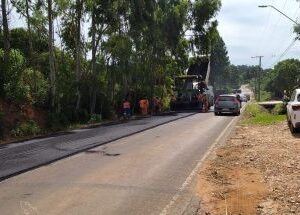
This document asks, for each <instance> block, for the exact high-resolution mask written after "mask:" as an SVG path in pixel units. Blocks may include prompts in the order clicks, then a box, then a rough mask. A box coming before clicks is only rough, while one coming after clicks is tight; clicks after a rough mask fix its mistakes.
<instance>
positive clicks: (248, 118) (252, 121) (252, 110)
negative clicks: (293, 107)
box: [241, 103, 286, 125]
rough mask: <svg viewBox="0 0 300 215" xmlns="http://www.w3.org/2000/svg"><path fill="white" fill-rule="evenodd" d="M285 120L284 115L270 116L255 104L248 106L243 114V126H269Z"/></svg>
mask: <svg viewBox="0 0 300 215" xmlns="http://www.w3.org/2000/svg"><path fill="white" fill-rule="evenodd" d="M285 120H286V116H285V115H279V114H272V113H270V112H269V111H268V110H266V109H265V108H263V107H261V106H260V105H258V104H256V103H252V104H249V105H248V106H247V107H246V109H245V112H244V119H243V120H242V122H241V123H242V124H244V125H271V124H274V123H278V122H283V121H285Z"/></svg>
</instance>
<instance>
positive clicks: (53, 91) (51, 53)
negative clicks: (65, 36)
mask: <svg viewBox="0 0 300 215" xmlns="http://www.w3.org/2000/svg"><path fill="white" fill-rule="evenodd" d="M48 25H49V26H48V27H49V35H48V46H49V67H50V74H49V76H50V94H51V98H50V99H51V101H50V105H51V108H52V110H54V109H55V97H56V80H55V79H56V77H55V76H56V72H55V56H54V44H53V14H52V0H48Z"/></svg>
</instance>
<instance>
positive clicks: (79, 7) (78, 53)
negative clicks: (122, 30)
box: [75, 0, 83, 110]
mask: <svg viewBox="0 0 300 215" xmlns="http://www.w3.org/2000/svg"><path fill="white" fill-rule="evenodd" d="M75 7H76V10H75V11H76V36H75V37H76V39H75V52H76V93H77V101H76V110H79V109H80V101H81V92H80V79H81V73H82V71H81V58H82V51H81V50H82V49H81V19H82V10H83V0H76V6H75Z"/></svg>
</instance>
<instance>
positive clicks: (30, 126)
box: [11, 120, 41, 137]
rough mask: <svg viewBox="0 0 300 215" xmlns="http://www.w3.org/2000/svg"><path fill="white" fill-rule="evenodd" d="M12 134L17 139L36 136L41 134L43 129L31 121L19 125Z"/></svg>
mask: <svg viewBox="0 0 300 215" xmlns="http://www.w3.org/2000/svg"><path fill="white" fill-rule="evenodd" d="M11 133H12V135H13V136H15V137H24V136H34V135H37V134H39V133H41V129H40V128H39V126H38V125H37V124H36V122H35V121H33V120H29V121H27V122H23V123H21V124H19V125H18V126H17V127H16V128H15V129H13V130H12V131H11Z"/></svg>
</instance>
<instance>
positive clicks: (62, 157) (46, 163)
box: [0, 112, 199, 183]
mask: <svg viewBox="0 0 300 215" xmlns="http://www.w3.org/2000/svg"><path fill="white" fill-rule="evenodd" d="M198 113H199V112H192V113H190V114H187V115H184V116H180V117H177V118H175V119H170V120H167V121H165V122H161V123H158V124H155V125H152V126H149V127H147V128H144V129H141V130H137V131H134V132H129V133H128V134H126V135H122V136H120V137H117V138H113V139H111V140H108V141H104V142H101V143H99V142H96V143H94V144H90V145H87V146H85V147H82V148H80V149H78V150H76V151H73V152H70V153H68V154H66V155H63V156H61V157H58V158H54V159H51V160H49V161H45V162H41V163H40V164H37V165H33V166H31V167H28V168H24V169H22V170H19V171H15V172H13V173H10V174H7V175H4V176H0V183H1V182H2V181H5V180H7V179H9V178H11V177H14V176H17V175H20V174H22V173H25V172H29V171H32V170H34V169H37V168H40V167H43V166H47V165H50V164H52V163H55V162H57V161H60V160H63V159H65V158H68V157H71V156H73V155H76V154H79V153H82V152H84V151H87V150H90V149H93V148H96V147H99V146H102V145H106V144H109V143H111V142H114V141H117V140H120V139H123V138H126V137H129V136H133V135H135V134H139V133H142V132H144V131H147V130H151V129H153V128H156V127H159V126H162V125H165V124H168V123H171V122H174V121H177V120H180V119H184V118H187V117H190V116H193V115H196V114H198ZM102 125H103V124H102ZM41 139H42V138H41ZM30 140H31V139H30ZM21 142H24V141H20V142H18V143H21ZM8 144H11V143H8ZM2 146H4V145H2ZM0 149H1V148H0Z"/></svg>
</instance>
